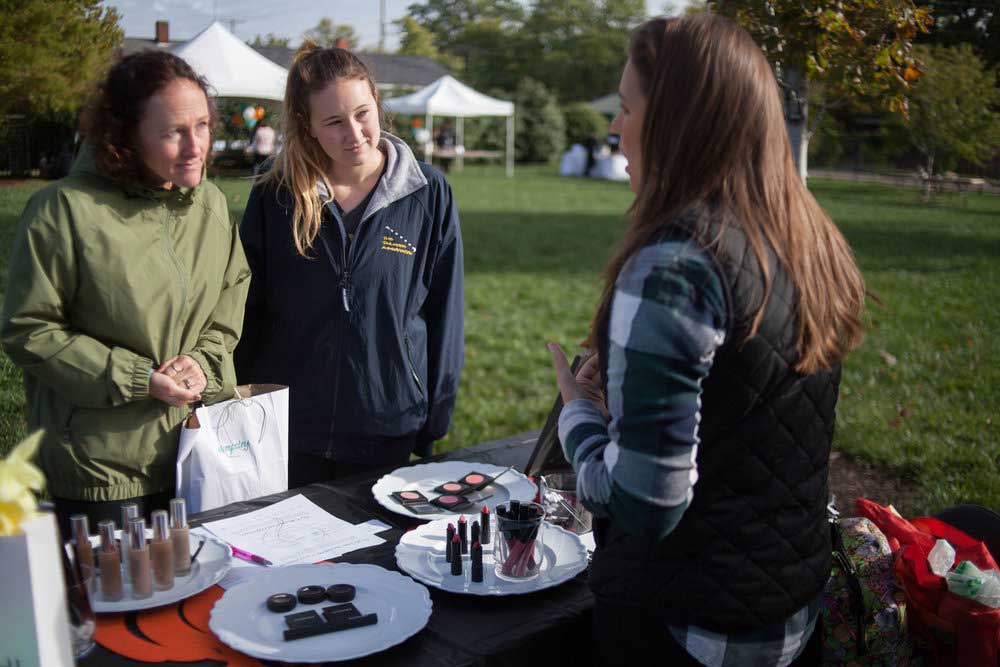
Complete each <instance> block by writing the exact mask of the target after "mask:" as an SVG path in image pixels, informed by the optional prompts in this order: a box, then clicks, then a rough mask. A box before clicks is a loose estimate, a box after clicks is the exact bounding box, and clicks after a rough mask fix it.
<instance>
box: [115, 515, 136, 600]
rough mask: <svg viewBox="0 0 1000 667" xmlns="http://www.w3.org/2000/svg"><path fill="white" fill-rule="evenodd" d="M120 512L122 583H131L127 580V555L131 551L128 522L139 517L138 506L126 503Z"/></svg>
mask: <svg viewBox="0 0 1000 667" xmlns="http://www.w3.org/2000/svg"><path fill="white" fill-rule="evenodd" d="M121 510H122V524H121V525H122V534H121V538H120V540H119V542H120V543H121V551H122V577H124V581H131V580H130V579H129V572H130V570H129V558H128V553H129V551H130V550H131V544H132V542H131V540H130V539H129V537H128V522H129V521H131V520H132V519H134V518H136V517H137V516H139V506H138V505H137V504H135V503H128V504H127V505H122V506H121Z"/></svg>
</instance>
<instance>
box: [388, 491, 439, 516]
mask: <svg viewBox="0 0 1000 667" xmlns="http://www.w3.org/2000/svg"><path fill="white" fill-rule="evenodd" d="M389 495H390V496H391V497H392V499H393V500H395V501H396V502H397V503H399V504H400V505H402V506H403V507H405V508H406V509H408V510H410V511H411V512H413V513H414V514H433V513H435V512H437V509H436V508H435V507H434V506H433V505H431V502H430V501H429V500H428V499H427V496H425V495H424V494H422V493H420V492H419V491H416V490H413V489H407V490H403V491H393V492H392V493H391V494H389Z"/></svg>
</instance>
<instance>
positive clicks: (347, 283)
mask: <svg viewBox="0 0 1000 667" xmlns="http://www.w3.org/2000/svg"><path fill="white" fill-rule="evenodd" d="M340 298H341V300H342V301H343V302H344V312H345V313H349V312H351V273H350V271H344V275H343V276H342V277H341V279H340Z"/></svg>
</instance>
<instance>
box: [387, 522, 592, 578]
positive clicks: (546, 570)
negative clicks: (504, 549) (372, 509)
mask: <svg viewBox="0 0 1000 667" xmlns="http://www.w3.org/2000/svg"><path fill="white" fill-rule="evenodd" d="M452 522H453V521H452V520H449V519H441V520H438V521H432V522H430V523H427V524H424V525H422V526H418V527H417V528H416V529H414V530H411V531H409V532H407V533H404V534H403V537H402V538H400V540H399V544H397V545H396V563H397V564H398V565H399V568H400V569H401V570H403V571H404V572H406V573H407V574H409V575H410V576H411V577H413V578H414V579H416V580H417V581H421V582H423V583H425V584H427V585H428V586H434V587H435V588H440V589H441V590H443V591H448V592H450V593H465V594H468V595H520V594H523V593H532V592H534V591H539V590H542V589H543V588H551V587H552V586H558V585H559V584H561V583H563V582H564V581H569V580H570V579H572V578H573V577H575V576H576V575H578V574H580V572H583V571H584V570H585V569H587V547H586V546H584V544H583V542H582V541H581V540H580V537H579V536H578V535H575V534H574V533H571V532H569V531H567V530H564V529H562V528H560V527H559V526H554V525H552V524H550V523H544V524H543V526H544V530H545V533H544V542H545V546H544V553H543V555H542V565H541V570H540V572H539V573H538V576H537V577H535V578H533V579H529V580H528V581H517V582H515V581H507V580H506V579H501V578H500V577H497V576H496V574H494V570H493V546H494V544H495V543H496V539H495V536H494V540H493V543H491V544H484V545H483V581H482V583H473V581H472V566H471V562H470V560H469V556H468V555H465V556H463V559H464V562H463V563H462V576H453V575H452V574H451V563H449V562H447V561H446V560H445V555H444V545H445V531H446V530H447V527H448V524H449V523H452ZM470 525H471V521H470Z"/></svg>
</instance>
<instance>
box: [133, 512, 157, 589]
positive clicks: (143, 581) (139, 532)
mask: <svg viewBox="0 0 1000 667" xmlns="http://www.w3.org/2000/svg"><path fill="white" fill-rule="evenodd" d="M128 535H129V540H131V542H132V543H131V544H130V545H129V546H130V547H131V549H130V550H129V554H128V559H129V574H130V575H131V582H132V597H133V598H135V599H137V600H141V599H143V598H148V597H149V596H151V595H152V594H153V573H152V572H151V571H150V568H149V547H148V546H147V545H146V520H145V519H143V518H142V517H136V518H134V519H130V520H129V522H128Z"/></svg>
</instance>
